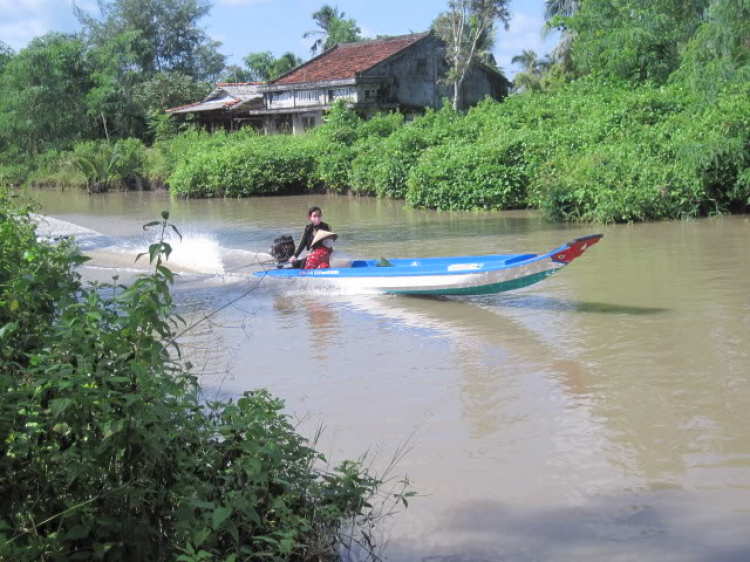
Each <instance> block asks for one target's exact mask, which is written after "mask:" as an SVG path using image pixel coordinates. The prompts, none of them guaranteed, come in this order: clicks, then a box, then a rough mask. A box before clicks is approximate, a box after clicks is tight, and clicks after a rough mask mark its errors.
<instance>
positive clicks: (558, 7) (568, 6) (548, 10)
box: [544, 0, 581, 21]
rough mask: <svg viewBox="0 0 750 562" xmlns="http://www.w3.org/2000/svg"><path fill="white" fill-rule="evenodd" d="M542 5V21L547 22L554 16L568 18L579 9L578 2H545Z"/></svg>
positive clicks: (554, 0) (569, 0) (579, 4)
mask: <svg viewBox="0 0 750 562" xmlns="http://www.w3.org/2000/svg"><path fill="white" fill-rule="evenodd" d="M544 4H545V6H544V19H545V20H547V21H549V20H551V19H552V18H554V17H555V16H563V17H566V18H568V17H570V16H572V15H573V14H575V13H576V12H577V11H578V9H579V8H580V7H581V3H580V1H579V0H547V1H546V2H545V3H544Z"/></svg>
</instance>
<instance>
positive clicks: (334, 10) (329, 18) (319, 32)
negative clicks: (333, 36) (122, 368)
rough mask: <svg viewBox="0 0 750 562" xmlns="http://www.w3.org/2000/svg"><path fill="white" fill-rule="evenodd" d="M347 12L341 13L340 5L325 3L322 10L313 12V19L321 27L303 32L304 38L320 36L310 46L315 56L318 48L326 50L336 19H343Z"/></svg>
mask: <svg viewBox="0 0 750 562" xmlns="http://www.w3.org/2000/svg"><path fill="white" fill-rule="evenodd" d="M345 16H346V14H345V13H344V12H341V13H339V9H338V6H331V5H330V4H324V5H323V6H321V8H320V10H318V11H317V12H315V13H313V15H312V19H313V20H315V23H317V24H318V27H319V28H320V29H314V30H312V31H305V33H303V34H302V38H303V39H307V38H308V37H314V36H318V38H317V39H316V40H315V42H314V43H313V44H312V47H310V50H311V51H312V55H313V56H315V55H316V54H317V53H318V50H324V47H325V44H326V40H327V39H328V35H329V34H330V32H331V27H332V25H333V24H334V21H335V20H342V19H344V17H345Z"/></svg>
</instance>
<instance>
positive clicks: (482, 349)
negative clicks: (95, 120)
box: [34, 190, 750, 562]
mask: <svg viewBox="0 0 750 562" xmlns="http://www.w3.org/2000/svg"><path fill="white" fill-rule="evenodd" d="M34 195H35V197H36V198H37V199H38V200H39V201H40V202H41V204H42V205H43V210H42V212H43V213H44V214H45V215H46V216H48V217H50V219H49V220H48V221H47V223H46V225H45V228H46V229H47V231H49V232H51V233H53V234H75V235H76V236H77V238H78V239H79V241H80V243H81V245H82V247H83V248H84V251H85V252H86V253H88V254H89V255H91V256H92V257H93V258H94V259H93V261H92V262H91V263H90V264H88V266H87V267H85V268H83V269H82V272H83V273H84V275H85V276H86V277H88V278H91V279H107V278H109V277H111V276H112V275H113V274H119V275H120V276H121V277H124V278H127V277H128V276H129V275H130V274H132V273H133V272H135V271H137V270H138V268H139V267H142V266H141V265H139V264H134V263H133V258H134V256H135V253H136V252H138V251H143V249H144V248H145V246H146V245H147V244H148V242H149V240H151V239H150V238H149V234H148V233H144V232H143V230H142V229H141V225H142V224H143V223H145V222H148V221H150V220H153V219H155V218H157V217H158V214H159V212H160V211H161V210H163V209H165V208H169V209H170V210H171V213H172V220H173V221H174V223H175V224H177V225H178V227H179V228H180V229H181V231H182V232H183V234H184V236H185V237H184V240H183V242H182V243H179V242H178V241H177V240H175V241H174V245H175V254H174V256H173V259H172V260H170V263H171V264H172V266H173V267H174V269H175V270H177V271H179V272H181V274H182V276H181V278H180V279H179V281H178V282H177V286H176V288H175V298H176V301H177V305H178V307H179V308H180V310H181V312H185V313H186V314H188V315H189V316H190V317H191V318H199V317H200V315H201V314H203V313H205V312H207V311H211V310H214V309H216V308H218V307H220V306H222V305H223V304H225V303H227V302H229V301H230V300H232V299H233V298H237V297H239V296H240V295H242V294H243V293H244V292H245V291H247V290H248V289H249V288H251V287H252V284H253V283H257V280H256V279H253V278H252V277H250V276H249V275H248V274H249V273H251V272H252V271H253V270H255V269H257V267H256V268H242V269H234V270H232V271H228V270H229V269H230V268H237V267H238V266H242V265H246V264H249V263H253V262H255V261H258V260H260V259H265V258H266V257H267V256H266V255H265V252H266V251H267V249H268V247H269V246H270V242H271V240H272V239H273V238H275V237H277V236H278V235H280V234H285V233H291V234H293V235H294V236H295V238H298V237H299V234H300V232H301V230H302V227H303V225H304V222H305V212H306V209H307V207H308V206H309V205H311V204H318V205H320V206H322V207H323V210H324V220H326V221H327V222H329V223H330V224H331V226H332V227H333V228H334V230H335V231H336V232H337V233H338V234H339V235H340V238H339V240H338V242H337V245H336V251H337V252H338V253H339V254H340V255H346V256H349V257H380V256H386V257H410V256H441V255H462V254H482V253H514V252H543V251H547V250H549V249H552V248H554V247H557V246H559V245H560V244H562V243H563V242H565V241H567V240H569V239H572V238H574V237H576V236H580V235H585V234H590V233H594V232H602V233H603V234H604V239H603V240H602V242H601V243H600V244H598V245H597V246H596V247H594V248H592V249H591V250H590V251H588V252H587V253H586V255H585V256H583V257H582V258H581V259H580V260H578V261H576V262H575V263H574V264H572V265H571V266H569V267H567V268H566V269H565V270H564V271H562V272H561V273H559V274H557V275H555V276H553V277H551V278H550V279H548V280H546V281H544V282H542V283H539V284H537V285H534V286H533V287H530V288H527V289H524V290H521V291H518V292H511V293H505V294H502V295H495V296H482V297H470V298H450V299H448V298H446V299H439V298H410V297H391V296H366V295H361V296H351V295H338V294H334V293H330V292H328V293H305V292H300V291H299V290H294V291H291V290H287V289H285V288H283V287H278V286H274V285H273V283H266V282H264V283H261V284H260V285H259V286H258V287H257V288H256V289H255V290H253V291H252V292H251V293H250V294H249V295H248V296H246V297H245V298H242V299H241V300H239V301H238V302H237V303H235V304H233V305H232V306H230V307H228V308H226V309H225V310H224V311H222V313H220V314H219V315H217V316H216V317H214V318H213V319H212V320H213V321H212V322H211V323H208V322H204V323H203V324H201V325H200V326H199V327H198V328H196V329H195V330H194V331H193V333H192V334H191V335H190V337H189V338H186V339H185V341H184V345H185V349H186V352H187V353H188V355H189V356H190V357H191V358H192V359H193V360H194V362H195V363H196V365H197V366H198V369H199V371H200V372H201V373H202V381H203V386H204V388H205V389H206V392H207V393H215V394H220V395H223V396H227V395H237V394H240V393H241V392H243V391H245V390H249V389H253V388H257V387H267V388H269V389H270V390H271V391H272V392H273V393H275V394H276V395H278V396H281V397H283V398H285V399H286V400H287V408H288V411H289V413H290V414H292V415H294V416H296V417H299V418H304V422H303V423H302V425H301V426H300V427H301V430H302V431H307V432H310V433H312V431H314V426H315V425H316V424H319V423H323V424H325V426H326V431H325V433H324V436H323V438H322V440H321V442H320V448H321V449H322V450H323V452H324V453H326V454H327V455H329V456H330V457H332V458H334V459H341V458H352V457H356V456H357V455H359V454H360V453H362V452H363V451H365V450H369V452H370V456H371V458H374V459H375V460H374V465H375V467H382V466H384V465H385V464H387V461H388V460H389V458H390V455H392V454H393V452H394V451H395V450H396V449H397V447H398V446H399V445H400V444H403V443H404V442H406V441H408V440H409V438H410V436H412V437H411V441H410V444H411V446H412V449H411V451H410V452H409V453H408V454H407V455H406V457H405V458H404V459H403V460H402V461H401V462H400V464H399V466H398V471H397V472H398V473H399V474H408V477H409V478H410V480H411V482H412V484H413V487H414V488H415V489H416V490H417V491H418V492H419V494H420V497H417V498H414V499H413V500H412V501H411V502H410V506H409V508H408V509H407V510H406V511H404V512H402V513H399V514H398V515H396V516H395V517H394V518H393V519H392V521H391V523H390V524H389V525H388V526H387V529H386V530H385V534H384V535H383V537H382V540H383V541H384V542H383V544H385V539H386V538H387V541H388V542H387V548H386V549H385V553H384V557H385V559H387V560H399V561H401V560H405V561H417V560H420V561H421V560H426V561H430V562H438V561H440V562H447V561H451V562H453V561H456V562H459V561H460V562H466V561H470V560H471V561H474V560H476V561H480V560H482V561H484V560H488V561H500V560H502V561H536V560H540V561H541V560H561V561H569V560H570V561H581V560H586V561H598V560H609V561H631V560H633V561H635V560H639V561H640V560H648V561H651V560H653V561H672V560H674V561H748V560H750V352H749V351H748V349H749V348H750V283H749V281H750V252H748V242H750V218H749V217H747V216H728V217H717V218H709V219H701V220H696V221H689V222H659V223H650V224H638V225H622V226H590V225H557V224H549V223H545V222H544V221H542V220H541V219H540V218H539V217H538V216H537V215H536V214H534V213H529V212H509V213H486V214H475V213H448V212H442V213H440V212H432V211H415V210H407V209H404V208H403V207H402V204H401V203H400V202H397V201H382V200H374V199H366V198H352V197H336V196H315V197H313V196H310V197H307V196H304V197H285V198H263V199H248V200H208V201H170V200H169V198H168V196H167V195H166V194H163V193H115V194H107V195H99V196H94V197H89V196H87V195H85V194H82V193H80V192H76V191H54V190H52V191H39V192H35V193H34Z"/></svg>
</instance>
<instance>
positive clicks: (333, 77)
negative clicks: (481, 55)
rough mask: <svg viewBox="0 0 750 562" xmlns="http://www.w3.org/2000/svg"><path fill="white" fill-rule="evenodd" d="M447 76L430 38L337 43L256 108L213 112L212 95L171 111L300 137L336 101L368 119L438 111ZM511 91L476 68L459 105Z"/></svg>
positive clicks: (498, 77)
mask: <svg viewBox="0 0 750 562" xmlns="http://www.w3.org/2000/svg"><path fill="white" fill-rule="evenodd" d="M448 70H449V67H448V65H447V63H446V62H445V44H444V43H443V41H442V40H441V39H440V38H439V37H437V36H436V35H435V34H434V33H432V32H428V33H415V34H410V35H400V36H397V37H389V38H385V39H375V40H370V41H359V42H356V43H341V44H338V45H336V46H335V47H333V48H331V49H329V50H327V51H325V52H324V53H322V54H321V55H319V56H317V57H314V58H312V59H310V60H309V61H307V62H306V63H304V64H302V65H300V66H298V67H297V68H295V69H293V70H291V71H290V72H287V73H286V74H284V75H282V76H280V77H278V78H276V79H275V80H273V81H271V82H269V83H268V84H263V85H260V86H258V87H257V91H258V93H259V95H261V96H262V101H261V102H260V103H259V102H258V101H257V100H254V101H253V104H254V105H251V104H249V103H243V104H242V105H240V104H235V105H230V106H228V107H227V106H224V107H221V108H218V109H217V108H216V106H212V105H210V104H213V103H216V101H213V100H214V99H225V98H221V97H220V95H219V94H217V96H218V98H213V99H209V98H211V96H209V98H206V100H204V101H203V102H202V103H200V104H196V105H195V106H187V107H185V108H178V109H175V110H170V111H171V112H172V113H178V112H181V113H195V114H198V113H200V112H206V117H205V118H204V119H208V115H210V114H212V113H216V117H211V118H210V119H214V120H216V121H218V120H219V119H220V118H225V117H228V118H230V119H232V125H230V126H229V127H228V128H229V129H232V130H233V129H235V128H237V127H239V126H241V125H243V124H251V125H254V126H256V127H260V126H262V128H263V130H264V131H265V132H266V133H274V132H294V133H298V132H301V131H303V130H305V129H309V128H311V127H315V126H316V125H319V124H320V123H321V122H322V119H323V114H324V113H325V112H326V111H327V110H329V109H330V108H331V106H332V105H333V104H334V103H335V102H337V101H339V100H343V101H344V102H345V103H346V104H347V105H348V106H349V107H351V108H352V109H354V110H355V111H356V112H357V113H359V114H360V115H362V116H363V117H365V118H367V117H370V116H372V115H375V114H378V113H382V112H387V111H392V110H399V111H402V112H404V113H405V114H407V116H408V115H410V114H418V113H421V112H423V111H424V110H425V109H426V108H438V107H440V106H441V104H442V103H443V100H444V99H445V98H449V97H451V94H452V90H451V89H452V86H451V85H449V84H446V83H444V82H443V81H442V79H443V77H444V76H446V75H447V73H448ZM219 89H220V88H219V87H217V90H215V91H214V93H215V92H217V91H218V90H219ZM509 89H510V82H509V81H508V80H507V79H506V78H505V77H504V76H503V75H502V74H501V73H500V72H499V71H498V70H496V69H495V68H492V67H490V66H487V65H483V64H479V65H476V67H475V68H473V69H472V70H471V72H470V73H469V74H468V75H467V77H466V80H465V81H464V83H463V90H462V100H463V106H464V108H466V107H469V106H472V105H475V104H477V103H478V102H480V101H481V100H482V99H484V98H485V97H486V96H490V97H491V98H492V99H495V100H498V101H499V100H501V99H502V98H503V97H505V96H506V95H507V94H508V90H509ZM227 92H228V90H227ZM212 94H213V93H212ZM211 107H214V108H215V109H210V108H211ZM196 108H197V109H196ZM199 118H200V117H199ZM235 120H236V125H235ZM261 124H262V125H261Z"/></svg>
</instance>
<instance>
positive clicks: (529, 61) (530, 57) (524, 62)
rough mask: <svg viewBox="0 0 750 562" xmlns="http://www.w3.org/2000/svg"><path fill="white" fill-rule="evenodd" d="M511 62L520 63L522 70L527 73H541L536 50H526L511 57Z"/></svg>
mask: <svg viewBox="0 0 750 562" xmlns="http://www.w3.org/2000/svg"><path fill="white" fill-rule="evenodd" d="M510 62H511V64H520V65H521V68H523V71H522V72H525V73H527V74H538V73H539V57H538V56H537V54H536V53H535V52H534V51H529V50H524V51H523V52H522V53H521V54H520V55H516V56H515V57H513V58H512V59H510Z"/></svg>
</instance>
